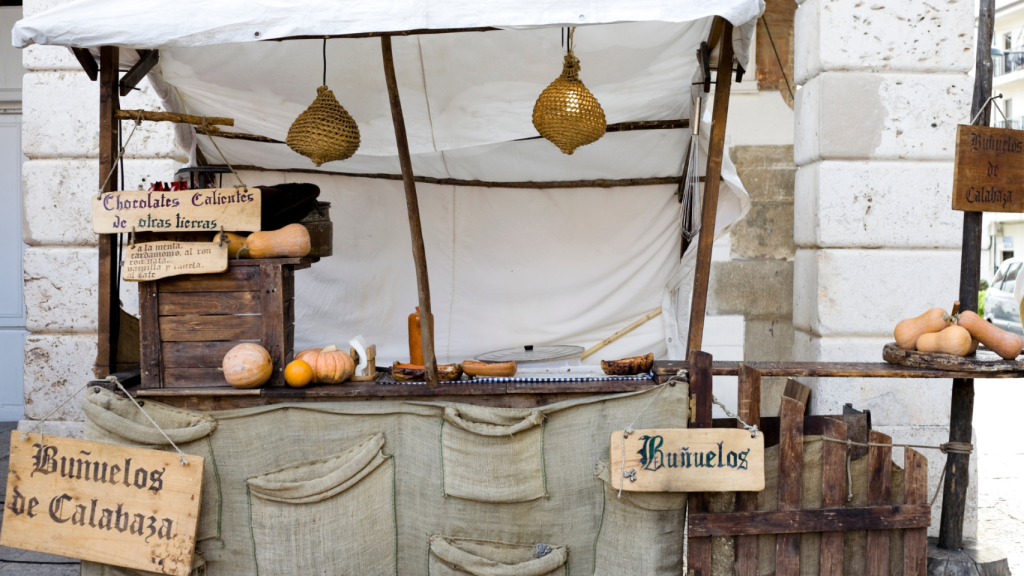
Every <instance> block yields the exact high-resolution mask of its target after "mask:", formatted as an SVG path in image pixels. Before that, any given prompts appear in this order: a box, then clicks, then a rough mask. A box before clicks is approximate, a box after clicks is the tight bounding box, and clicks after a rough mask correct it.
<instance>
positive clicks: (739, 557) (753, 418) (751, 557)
mask: <svg viewBox="0 0 1024 576" xmlns="http://www.w3.org/2000/svg"><path fill="white" fill-rule="evenodd" d="M738 386H739V388H738V390H737V394H736V398H737V409H738V413H737V416H739V417H740V420H742V421H743V422H746V423H747V424H750V425H751V426H757V427H760V426H761V373H760V372H758V371H757V370H755V369H753V368H751V367H750V366H745V365H742V364H741V365H740V368H739V382H738ZM736 425H737V426H739V427H742V426H743V425H742V424H741V423H740V422H736ZM762 434H763V433H762ZM756 510H757V492H737V493H736V511H737V512H754V511H756ZM734 548H735V554H734V556H735V559H736V563H735V564H734V565H733V566H734V572H735V575H736V576H757V536H751V535H745V536H737V537H736V544H735V546H734Z"/></svg>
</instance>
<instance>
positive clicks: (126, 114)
mask: <svg viewBox="0 0 1024 576" xmlns="http://www.w3.org/2000/svg"><path fill="white" fill-rule="evenodd" d="M139 112H142V119H143V120H146V121H148V122H176V123H178V124H195V125H196V126H202V125H203V122H204V121H205V122H206V125H207V126H234V125H235V120H234V119H233V118H219V117H217V116H193V115H191V114H178V113H177V112H150V111H149V110H118V111H117V115H116V116H115V118H117V119H118V120H137V119H138V118H139Z"/></svg>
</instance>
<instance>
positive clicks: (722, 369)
mask: <svg viewBox="0 0 1024 576" xmlns="http://www.w3.org/2000/svg"><path fill="white" fill-rule="evenodd" d="M741 364H742V365H744V366H749V367H751V368H753V369H755V370H757V371H758V372H760V373H761V376H762V377H765V378H768V377H772V376H784V377H789V378H798V377H801V376H806V377H819V378H945V379H950V378H1024V372H951V371H948V370H935V369H928V368H911V367H909V366H897V365H896V364H890V363H888V362H712V364H711V374H712V375H714V376H736V375H738V374H739V367H740V365H741ZM687 368H689V363H687V362H686V361H683V360H663V361H658V362H655V363H654V375H655V377H656V378H658V380H659V382H660V381H664V380H668V378H670V377H671V376H673V375H675V374H676V373H677V372H678V371H679V370H686V369H687Z"/></svg>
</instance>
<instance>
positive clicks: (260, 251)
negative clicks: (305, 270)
mask: <svg viewBox="0 0 1024 576" xmlns="http://www.w3.org/2000/svg"><path fill="white" fill-rule="evenodd" d="M309 250H310V241H309V230H306V227H305V226H303V225H302V224H289V225H287V226H285V227H284V228H281V229H280V230H273V231H270V232H253V233H252V234H249V237H248V238H246V239H245V246H243V247H242V252H244V253H245V255H243V256H242V257H243V258H244V257H245V256H248V257H249V258H302V257H303V256H305V255H306V254H309Z"/></svg>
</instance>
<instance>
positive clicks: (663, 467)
mask: <svg viewBox="0 0 1024 576" xmlns="http://www.w3.org/2000/svg"><path fill="white" fill-rule="evenodd" d="M609 464H610V467H611V481H612V487H613V488H615V489H616V490H618V489H619V485H620V484H621V485H622V489H623V490H626V491H632V492H734V491H755V492H757V491H761V490H764V434H761V433H758V435H757V437H756V438H751V437H750V432H748V431H746V430H742V429H733V428H694V429H689V430H687V429H678V428H666V429H661V430H635V431H634V432H633V433H632V434H630V435H629V438H628V439H626V459H625V466H623V459H622V431H621V430H619V431H617V432H612V441H611V451H610V453H609ZM623 471H625V474H624V473H623Z"/></svg>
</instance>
